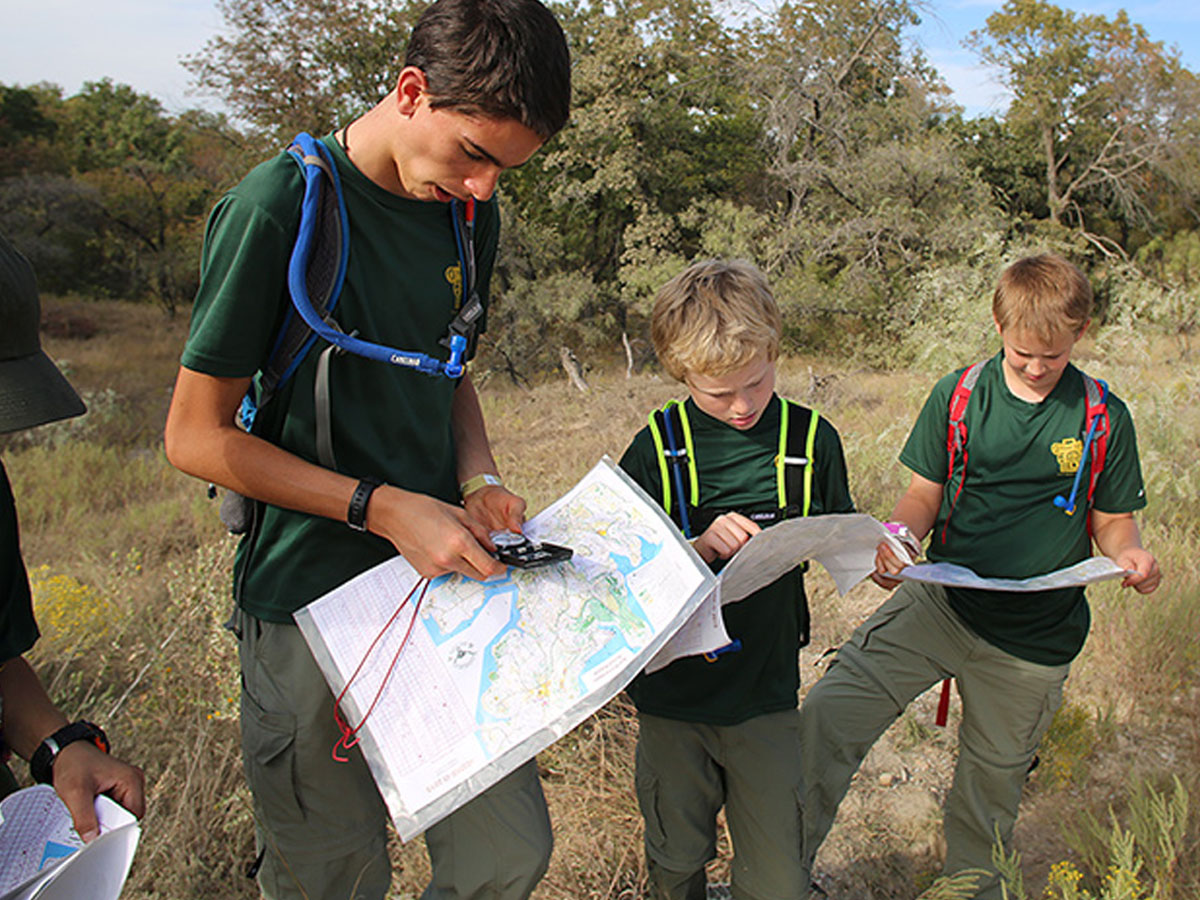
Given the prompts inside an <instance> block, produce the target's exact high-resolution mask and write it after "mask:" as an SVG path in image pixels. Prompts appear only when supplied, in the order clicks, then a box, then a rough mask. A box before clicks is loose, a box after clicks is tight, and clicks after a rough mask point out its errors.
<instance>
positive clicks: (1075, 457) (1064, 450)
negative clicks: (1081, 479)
mask: <svg viewBox="0 0 1200 900" xmlns="http://www.w3.org/2000/svg"><path fill="white" fill-rule="evenodd" d="M1050 452H1051V453H1053V454H1054V458H1055V459H1057V460H1058V474H1060V475H1073V474H1075V473H1076V472H1078V471H1079V463H1080V461H1081V460H1082V459H1083V441H1081V440H1079V438H1076V437H1069V438H1063V439H1062V440H1061V441H1058V442H1057V443H1054V444H1051V445H1050Z"/></svg>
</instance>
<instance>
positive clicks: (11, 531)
mask: <svg viewBox="0 0 1200 900" xmlns="http://www.w3.org/2000/svg"><path fill="white" fill-rule="evenodd" d="M37 639H38V628H37V623H36V622H34V619H33V601H32V599H31V597H30V593H29V577H28V576H27V575H26V573H25V563H24V561H23V560H22V559H21V538H20V532H19V530H18V528H17V507H16V503H15V502H14V501H13V494H12V486H11V485H10V484H9V483H8V472H7V471H5V469H4V465H3V464H0V663H4V662H7V661H8V660H10V659H13V658H15V657H17V656H20V655H21V654H22V653H25V652H26V651H27V650H29V649H30V648H31V647H32V646H33V645H34V643H35V642H36V641H37Z"/></svg>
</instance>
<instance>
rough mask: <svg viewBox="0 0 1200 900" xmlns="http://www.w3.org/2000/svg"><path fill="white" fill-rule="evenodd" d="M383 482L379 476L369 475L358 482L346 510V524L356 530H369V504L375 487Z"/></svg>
mask: <svg viewBox="0 0 1200 900" xmlns="http://www.w3.org/2000/svg"><path fill="white" fill-rule="evenodd" d="M381 484H383V481H382V480H381V479H379V478H375V477H374V476H373V475H368V476H367V477H366V478H364V479H362V480H361V481H360V482H359V483H358V487H356V488H355V489H354V495H353V496H352V497H351V498H350V506H349V508H348V509H347V510H346V524H347V525H349V526H350V527H351V528H353V529H354V530H355V531H366V530H367V504H368V503H369V502H370V501H371V494H372V493H373V492H374V490H375V488H377V487H379V486H380V485H381Z"/></svg>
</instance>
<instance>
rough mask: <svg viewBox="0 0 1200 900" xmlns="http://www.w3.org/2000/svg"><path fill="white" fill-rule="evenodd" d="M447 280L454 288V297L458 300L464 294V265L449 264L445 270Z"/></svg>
mask: <svg viewBox="0 0 1200 900" xmlns="http://www.w3.org/2000/svg"><path fill="white" fill-rule="evenodd" d="M444 274H445V276H446V281H448V282H449V283H450V286H451V287H452V288H454V299H455V300H457V299H458V298H459V297H461V296H462V283H463V278H462V267H461V266H460V265H459V264H458V263H455V264H454V265H452V266H447V267H446V271H445V273H444Z"/></svg>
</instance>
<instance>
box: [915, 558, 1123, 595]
mask: <svg viewBox="0 0 1200 900" xmlns="http://www.w3.org/2000/svg"><path fill="white" fill-rule="evenodd" d="M1128 574H1129V573H1128V572H1127V571H1126V570H1125V569H1122V568H1121V567H1120V566H1118V565H1117V564H1116V563H1115V562H1113V561H1112V560H1111V559H1109V558H1108V557H1107V556H1093V557H1092V558H1091V559H1085V560H1084V561H1083V562H1080V563H1076V564H1075V565H1073V566H1068V567H1067V568H1065V569H1059V570H1057V571H1055V572H1049V573H1047V574H1045V575H1036V576H1034V577H1033V578H984V577H982V576H980V575H976V574H975V573H974V572H972V571H971V570H970V569H968V568H967V567H966V566H956V565H954V564H953V563H922V564H921V565H919V566H906V567H905V568H903V569H901V570H900V576H899V577H901V578H907V579H909V580H911V581H925V582H928V583H930V584H945V585H949V586H950V587H961V588H980V589H982V590H988V591H1049V590H1053V589H1055V588H1065V587H1075V586H1083V585H1088V584H1095V583H1096V582H1098V581H1108V580H1110V579H1113V578H1124V577H1125V576H1126V575H1128Z"/></svg>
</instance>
